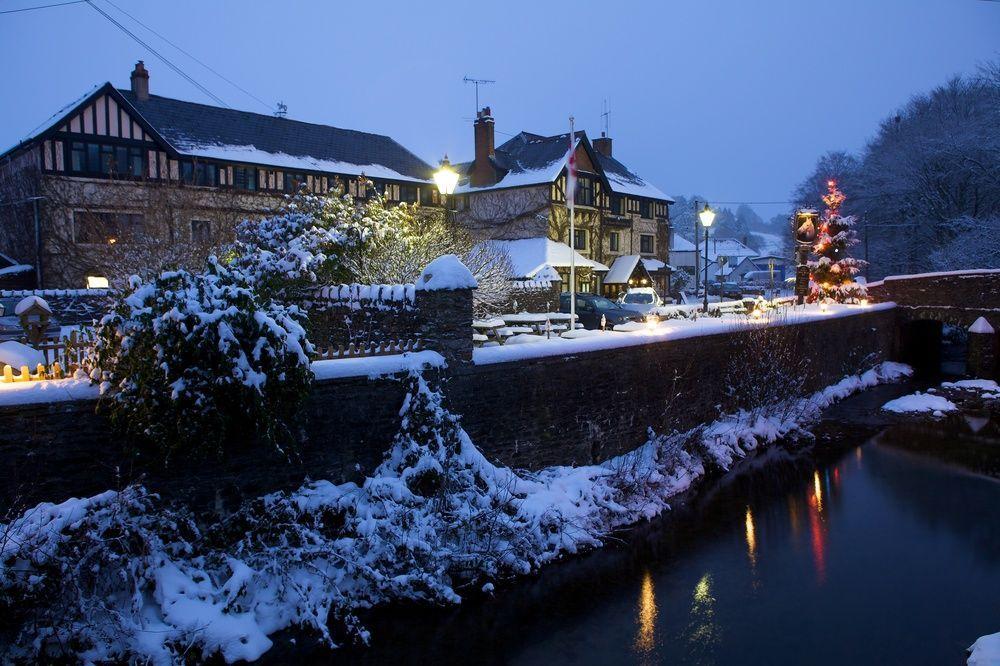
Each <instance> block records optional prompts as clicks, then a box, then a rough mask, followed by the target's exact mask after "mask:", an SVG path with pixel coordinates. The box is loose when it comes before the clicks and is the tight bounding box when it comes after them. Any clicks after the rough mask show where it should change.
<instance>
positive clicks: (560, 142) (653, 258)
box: [456, 108, 673, 296]
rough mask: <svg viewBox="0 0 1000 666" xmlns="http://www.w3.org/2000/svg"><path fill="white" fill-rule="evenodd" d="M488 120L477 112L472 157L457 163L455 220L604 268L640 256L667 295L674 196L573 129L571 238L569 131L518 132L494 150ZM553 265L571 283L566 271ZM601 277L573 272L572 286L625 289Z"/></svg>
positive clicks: (604, 142)
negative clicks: (565, 251) (536, 240)
mask: <svg viewBox="0 0 1000 666" xmlns="http://www.w3.org/2000/svg"><path fill="white" fill-rule="evenodd" d="M493 125H494V119H493V116H492V113H491V111H490V109H489V108H486V109H483V110H482V111H481V112H479V113H478V114H477V118H476V121H475V124H474V128H475V159H474V160H473V161H472V162H468V163H465V164H462V165H460V170H461V171H462V174H463V177H464V179H463V181H462V183H461V185H460V187H459V189H458V191H457V192H458V196H457V198H456V208H457V209H458V212H457V217H458V219H459V220H461V221H462V222H463V223H464V224H465V225H466V226H468V227H469V228H470V229H471V230H472V231H473V233H475V234H478V235H479V236H481V237H482V238H484V239H498V240H516V239H524V238H533V237H547V238H549V239H551V240H553V241H557V242H561V243H565V244H567V245H570V246H571V247H573V248H574V249H575V250H576V251H577V252H579V253H580V254H581V255H582V256H584V257H586V258H587V259H589V260H592V261H594V262H598V263H599V264H601V265H606V266H609V267H610V266H613V265H614V263H615V262H616V260H618V259H619V258H627V257H630V256H633V255H638V256H639V257H640V258H642V259H643V260H644V261H643V262H642V270H643V271H645V272H647V273H648V274H649V277H651V278H652V280H653V282H654V284H655V286H656V287H657V288H659V289H660V290H661V291H662V292H664V293H666V291H667V290H668V288H669V267H668V265H667V258H668V252H669V237H670V209H669V206H670V204H671V203H673V199H671V198H670V197H668V196H667V195H666V194H664V193H663V192H662V191H660V190H659V189H657V188H656V187H655V186H653V185H651V184H650V183H648V182H647V181H645V180H644V179H643V178H641V177H640V176H638V175H637V174H635V173H634V172H632V171H631V170H630V169H628V168H627V167H626V166H625V165H624V164H622V163H621V162H620V161H618V160H617V159H615V158H614V157H613V156H612V143H611V139H610V138H608V137H605V136H602V137H600V138H598V139H595V140H594V141H593V142H591V141H590V140H589V138H588V137H587V135H586V133H585V132H578V133H577V134H576V136H575V140H576V142H575V146H574V151H575V157H576V167H577V185H576V190H575V195H574V210H575V219H574V225H573V226H574V236H573V238H570V233H569V209H568V206H567V201H566V178H567V175H566V162H567V158H568V156H569V141H570V138H569V134H568V133H567V134H558V135H555V136H542V135H539V134H532V133H530V132H521V133H519V134H517V135H516V136H514V137H513V138H512V139H510V140H508V141H507V142H505V143H503V144H501V145H500V146H496V147H494V141H493V136H494V130H493ZM555 268H556V269H557V270H559V272H560V273H561V274H563V278H564V285H566V286H567V288H568V284H569V280H568V274H567V271H566V270H565V269H564V268H563V267H555ZM605 275H606V271H602V270H590V269H585V270H583V271H581V272H580V273H579V275H578V277H577V289H578V290H580V291H589V292H594V293H605V294H607V295H612V296H613V295H615V294H616V293H617V292H618V291H619V290H620V289H622V286H621V285H618V284H617V283H615V284H610V283H609V284H605V282H604V278H605ZM626 284H627V283H626Z"/></svg>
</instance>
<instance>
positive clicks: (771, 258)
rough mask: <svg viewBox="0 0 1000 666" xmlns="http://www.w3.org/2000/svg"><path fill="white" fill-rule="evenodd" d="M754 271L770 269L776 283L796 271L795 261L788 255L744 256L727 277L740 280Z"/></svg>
mask: <svg viewBox="0 0 1000 666" xmlns="http://www.w3.org/2000/svg"><path fill="white" fill-rule="evenodd" d="M753 271H768V272H769V273H770V272H772V271H773V273H774V282H775V284H780V283H781V282H783V281H784V280H785V278H786V277H789V276H791V275H793V274H794V273H795V262H794V261H792V260H791V259H789V258H787V257H779V256H775V255H765V256H756V257H744V258H743V260H742V261H740V263H738V264H737V265H736V266H734V267H733V268H732V270H731V271H729V274H728V275H727V276H726V279H727V280H732V281H736V282H739V281H741V280H743V278H744V277H745V276H746V274H747V273H750V272H753Z"/></svg>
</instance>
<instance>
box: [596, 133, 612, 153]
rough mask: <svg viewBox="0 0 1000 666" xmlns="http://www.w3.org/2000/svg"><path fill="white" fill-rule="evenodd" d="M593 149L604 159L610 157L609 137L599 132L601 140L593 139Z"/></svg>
mask: <svg viewBox="0 0 1000 666" xmlns="http://www.w3.org/2000/svg"><path fill="white" fill-rule="evenodd" d="M594 149H595V150H597V152H599V153H600V154H601V155H604V156H605V157H611V137H609V136H605V134H604V132H601V138H599V139H594Z"/></svg>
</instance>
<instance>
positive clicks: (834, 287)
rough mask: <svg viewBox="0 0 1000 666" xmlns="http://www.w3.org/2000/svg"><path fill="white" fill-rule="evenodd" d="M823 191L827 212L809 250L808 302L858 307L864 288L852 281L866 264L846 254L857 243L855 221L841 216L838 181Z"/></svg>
mask: <svg viewBox="0 0 1000 666" xmlns="http://www.w3.org/2000/svg"><path fill="white" fill-rule="evenodd" d="M826 188H827V192H826V194H824V195H823V203H824V204H826V210H825V211H823V218H822V220H821V221H820V225H819V233H818V234H817V235H816V242H815V243H814V244H813V248H812V251H813V254H814V255H815V256H816V258H815V259H814V260H812V261H810V262H809V274H810V275H809V280H810V281H809V302H811V303H815V302H823V301H825V300H827V299H831V300H834V301H837V302H839V303H857V302H858V301H860V300H861V299H863V298H866V297H867V296H868V292H867V290H866V289H865V287H864V285H861V284H858V283H857V282H855V281H854V276H855V275H857V274H858V272H859V271H860V270H861V268H862V267H864V265H865V262H864V261H861V260H860V259H855V258H853V257H851V256H850V255H849V253H848V251H849V250H850V248H851V246H853V245H857V243H858V239H857V233H856V232H855V230H854V225H855V223H856V221H857V220H856V219H855V217H854V216H853V215H847V216H843V215H841V214H840V207H841V206H842V205H843V203H844V199H846V197H845V196H844V193H843V192H841V191H840V190H839V189H838V188H837V181H835V180H828V181H827V183H826Z"/></svg>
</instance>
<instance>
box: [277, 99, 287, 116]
mask: <svg viewBox="0 0 1000 666" xmlns="http://www.w3.org/2000/svg"><path fill="white" fill-rule="evenodd" d="M274 115H275V116H276V117H278V118H284V117H285V116H287V115H288V105H287V104H285V103H284V102H278V108H277V110H276V111H275V112H274Z"/></svg>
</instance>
